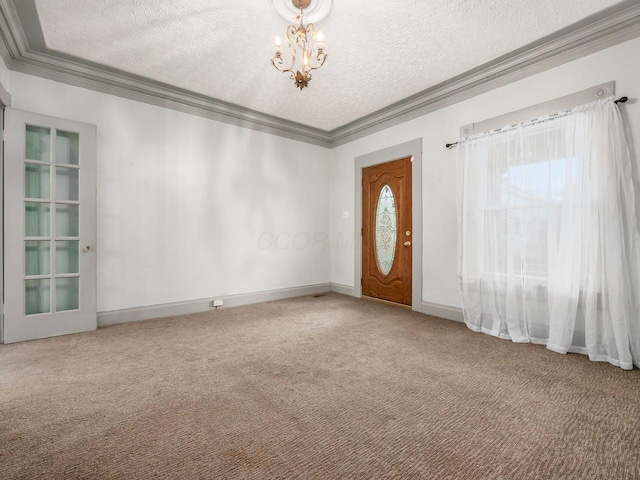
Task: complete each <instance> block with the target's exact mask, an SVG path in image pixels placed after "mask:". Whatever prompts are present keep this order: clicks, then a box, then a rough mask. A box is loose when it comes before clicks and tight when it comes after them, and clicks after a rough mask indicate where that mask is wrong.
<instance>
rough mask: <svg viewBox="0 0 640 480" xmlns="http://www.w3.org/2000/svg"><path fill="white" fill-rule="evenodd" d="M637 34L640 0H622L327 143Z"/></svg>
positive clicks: (337, 131) (338, 142) (365, 119)
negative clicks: (639, 0)
mask: <svg viewBox="0 0 640 480" xmlns="http://www.w3.org/2000/svg"><path fill="white" fill-rule="evenodd" d="M638 36H640V2H638V0H626V1H624V2H621V3H618V4H616V5H614V6H613V7H611V8H608V9H606V10H603V11H602V12H599V13H597V14H595V15H591V16H589V17H587V18H585V19H584V20H582V21H581V22H578V23H575V24H573V25H570V26H569V27H567V28H565V29H562V30H559V31H558V32H555V33H553V34H551V35H549V36H547V37H544V38H542V39H540V40H538V41H537V42H534V43H531V44H529V45H526V46H524V47H522V48H520V49H518V50H515V51H513V52H510V53H509V54H507V55H504V56H502V57H499V58H497V59H495V60H492V61H491V62H488V63H486V64H484V65H481V66H479V67H477V68H475V69H473V70H469V71H467V72H465V73H463V74H461V75H458V76H456V77H453V78H451V79H449V80H447V81H446V82H443V83H440V84H438V85H435V86H433V87H431V88H428V89H426V90H423V91H422V92H420V93H417V94H416V95H413V96H411V97H409V98H406V99H404V100H401V101H400V102H398V103H396V104H393V105H390V106H388V107H386V108H383V109H381V110H378V111H377V112H374V113H372V114H370V115H367V116H365V117H362V118H359V119H358V120H355V121H354V122H351V123H349V124H347V125H344V126H342V127H339V128H336V129H335V130H332V131H331V132H329V137H330V141H331V146H332V147H336V146H338V145H342V144H344V143H348V142H351V141H353V140H356V139H358V138H362V137H365V136H367V135H370V134H372V133H375V132H378V131H380V130H384V129H386V128H389V127H392V126H394V125H397V124H399V123H403V122H406V121H408V120H411V119H414V118H417V117H419V116H422V115H425V114H427V113H429V112H433V111H435V110H439V109H441V108H444V107H447V106H449V105H453V104H455V103H458V102H461V101H463V100H466V99H469V98H472V97H475V96H477V95H480V94H481V93H484V92H487V91H490V90H494V89H496V88H498V87H501V86H504V85H507V84H509V83H512V82H515V81H517V80H520V79H523V78H526V77H529V76H531V75H534V74H536V73H540V72H542V71H544V70H548V69H550V68H553V67H557V66H559V65H562V64H563V63H566V62H569V61H571V60H575V59H577V58H580V57H583V56H586V55H589V54H591V53H595V52H597V51H599V50H602V49H604V48H607V47H610V46H613V45H616V44H618V43H622V42H624V41H627V40H631V39H633V38H636V37H638ZM628 61H633V60H632V59H628Z"/></svg>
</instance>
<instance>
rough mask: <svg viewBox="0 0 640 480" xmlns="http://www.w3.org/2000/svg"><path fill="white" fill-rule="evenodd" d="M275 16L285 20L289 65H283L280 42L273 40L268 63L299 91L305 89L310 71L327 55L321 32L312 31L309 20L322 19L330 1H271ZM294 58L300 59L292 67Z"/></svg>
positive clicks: (321, 63) (318, 65) (327, 10)
mask: <svg viewBox="0 0 640 480" xmlns="http://www.w3.org/2000/svg"><path fill="white" fill-rule="evenodd" d="M272 1H273V4H274V6H275V7H276V10H277V11H278V13H279V14H280V15H281V16H282V17H283V18H284V19H286V20H287V21H290V22H292V23H291V24H290V25H289V26H287V30H286V33H287V40H288V42H289V49H290V50H291V62H290V63H288V64H287V65H288V66H285V64H284V58H283V56H282V45H281V43H282V41H281V39H280V37H276V51H275V54H274V56H273V57H272V58H271V64H272V65H273V66H274V67H275V68H276V69H277V70H279V71H281V72H283V73H290V77H291V79H292V80H293V82H294V84H295V86H296V87H297V88H299V89H300V90H302V89H304V88H305V87H307V86H309V82H310V81H311V72H312V71H313V70H317V69H318V68H320V67H321V66H322V65H324V62H325V60H326V59H327V54H326V52H325V48H324V37H323V35H322V32H320V31H318V32H316V29H315V26H314V24H313V23H311V21H312V20H313V21H319V20H322V19H323V18H325V17H326V16H327V15H328V14H329V11H330V10H331V1H332V0H272ZM296 58H299V59H300V63H299V65H296Z"/></svg>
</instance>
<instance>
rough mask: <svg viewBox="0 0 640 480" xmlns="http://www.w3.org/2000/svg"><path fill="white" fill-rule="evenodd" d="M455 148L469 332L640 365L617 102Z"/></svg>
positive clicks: (638, 309) (638, 268) (637, 246)
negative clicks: (457, 152)
mask: <svg viewBox="0 0 640 480" xmlns="http://www.w3.org/2000/svg"><path fill="white" fill-rule="evenodd" d="M458 149H459V155H458V172H459V175H458V203H459V221H460V237H461V238H460V243H459V245H460V246H459V279H460V288H461V293H462V301H463V312H464V318H465V322H466V324H467V325H468V327H469V328H471V329H472V330H475V331H482V332H485V333H488V334H491V335H495V336H498V337H501V338H507V339H511V340H513V341H514V342H533V343H541V344H544V345H546V346H547V348H549V349H551V350H554V351H556V352H560V353H567V352H578V353H584V354H588V355H589V358H590V359H592V360H596V361H607V362H610V363H612V364H614V365H618V366H620V367H622V368H625V369H631V368H633V365H634V364H635V365H636V366H640V281H639V280H640V279H639V275H640V236H639V235H638V227H637V216H636V212H635V198H634V188H633V182H632V168H631V159H630V157H629V149H628V147H627V144H626V141H625V137H624V131H623V126H622V120H621V117H620V112H619V110H618V107H617V105H615V103H614V102H613V98H607V99H603V100H598V101H596V102H593V103H590V104H587V105H583V106H580V107H577V108H575V109H574V110H572V111H570V112H564V113H561V114H559V115H556V116H551V117H545V118H540V119H538V120H535V121H532V122H526V123H523V124H520V125H517V126H514V127H507V128H504V129H502V130H499V131H495V132H489V133H486V134H482V135H477V136H473V137H469V138H466V139H463V140H461V141H460V143H459V144H458Z"/></svg>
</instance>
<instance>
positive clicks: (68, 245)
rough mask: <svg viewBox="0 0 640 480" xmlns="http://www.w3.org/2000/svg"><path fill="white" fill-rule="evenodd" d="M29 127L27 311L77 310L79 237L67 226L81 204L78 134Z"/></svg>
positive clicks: (74, 219)
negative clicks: (52, 174) (53, 145)
mask: <svg viewBox="0 0 640 480" xmlns="http://www.w3.org/2000/svg"><path fill="white" fill-rule="evenodd" d="M25 130H26V135H25V152H26V154H25V159H24V172H25V177H24V178H25V189H24V190H25V193H24V196H25V199H24V205H25V220H26V221H25V226H26V229H25V230H26V231H25V240H24V248H25V264H26V269H25V270H26V271H25V278H24V289H25V296H24V299H25V305H24V311H25V315H37V314H40V313H49V312H50V311H56V312H61V311H65V310H72V309H77V308H79V301H78V298H79V296H80V295H79V292H80V278H79V276H80V268H79V262H80V241H79V240H80V238H79V231H78V230H77V229H70V228H68V225H69V223H70V224H72V225H77V224H78V217H79V215H80V209H81V208H82V206H81V205H80V203H79V190H78V189H79V184H78V182H79V173H80V165H79V162H78V147H77V146H78V134H77V133H75V132H65V131H63V130H57V131H56V132H55V136H53V135H52V134H51V133H52V132H51V130H52V129H51V128H47V127H41V126H37V125H28V124H27V125H26V126H25ZM54 142H55V144H56V145H55V149H54V148H52V143H54ZM52 171H53V172H55V173H54V177H53V178H52V176H51V172H52ZM52 180H53V181H52ZM58 211H59V212H60V213H59V214H58ZM54 245H55V247H54V248H52V247H53V246H54ZM47 295H49V297H50V298H46V296H47Z"/></svg>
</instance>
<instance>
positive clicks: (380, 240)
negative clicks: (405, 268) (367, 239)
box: [375, 184, 398, 275]
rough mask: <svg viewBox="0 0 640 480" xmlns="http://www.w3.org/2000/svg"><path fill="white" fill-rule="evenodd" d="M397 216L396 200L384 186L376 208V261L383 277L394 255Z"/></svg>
mask: <svg viewBox="0 0 640 480" xmlns="http://www.w3.org/2000/svg"><path fill="white" fill-rule="evenodd" d="M397 230H398V216H397V213H396V199H395V197H394V196H393V192H392V191H391V187H389V185H387V184H385V185H384V186H383V187H382V189H381V190H380V196H379V197H378V205H377V206H376V224H375V232H376V259H377V261H378V268H379V269H380V271H381V272H382V274H383V275H388V274H389V272H390V271H391V266H392V265H393V259H394V257H395V254H396V240H397Z"/></svg>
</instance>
